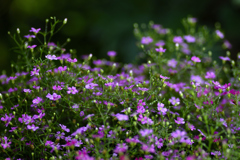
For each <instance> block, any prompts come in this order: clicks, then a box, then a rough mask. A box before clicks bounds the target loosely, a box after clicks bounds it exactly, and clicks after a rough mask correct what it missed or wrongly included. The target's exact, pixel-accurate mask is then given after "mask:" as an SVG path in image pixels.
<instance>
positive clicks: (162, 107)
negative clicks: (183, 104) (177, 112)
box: [157, 103, 167, 115]
mask: <svg viewBox="0 0 240 160" xmlns="http://www.w3.org/2000/svg"><path fill="white" fill-rule="evenodd" d="M157 106H158V111H160V112H161V113H162V114H163V115H165V114H166V112H167V108H164V104H163V103H158V104H157Z"/></svg>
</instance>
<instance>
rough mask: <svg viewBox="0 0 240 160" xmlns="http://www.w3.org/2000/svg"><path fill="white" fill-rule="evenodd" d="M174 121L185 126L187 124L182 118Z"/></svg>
mask: <svg viewBox="0 0 240 160" xmlns="http://www.w3.org/2000/svg"><path fill="white" fill-rule="evenodd" d="M174 121H175V122H176V123H177V124H184V123H185V121H184V119H183V118H181V117H177V120H175V119H174Z"/></svg>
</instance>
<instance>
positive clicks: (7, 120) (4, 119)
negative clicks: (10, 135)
mask: <svg viewBox="0 0 240 160" xmlns="http://www.w3.org/2000/svg"><path fill="white" fill-rule="evenodd" d="M12 118H14V115H12V113H10V114H9V116H8V115H7V114H5V117H2V118H1V121H4V122H5V123H6V124H5V126H6V127H7V126H8V125H9V123H10V121H11V120H12Z"/></svg>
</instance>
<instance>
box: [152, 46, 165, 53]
mask: <svg viewBox="0 0 240 160" xmlns="http://www.w3.org/2000/svg"><path fill="white" fill-rule="evenodd" d="M155 50H156V51H157V52H162V53H164V52H165V51H166V49H163V48H162V47H160V48H156V49H155Z"/></svg>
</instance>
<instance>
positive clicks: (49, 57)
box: [45, 55, 58, 60]
mask: <svg viewBox="0 0 240 160" xmlns="http://www.w3.org/2000/svg"><path fill="white" fill-rule="evenodd" d="M45 57H46V58H47V59H49V60H57V59H58V58H57V57H56V56H55V55H46V56H45Z"/></svg>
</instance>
